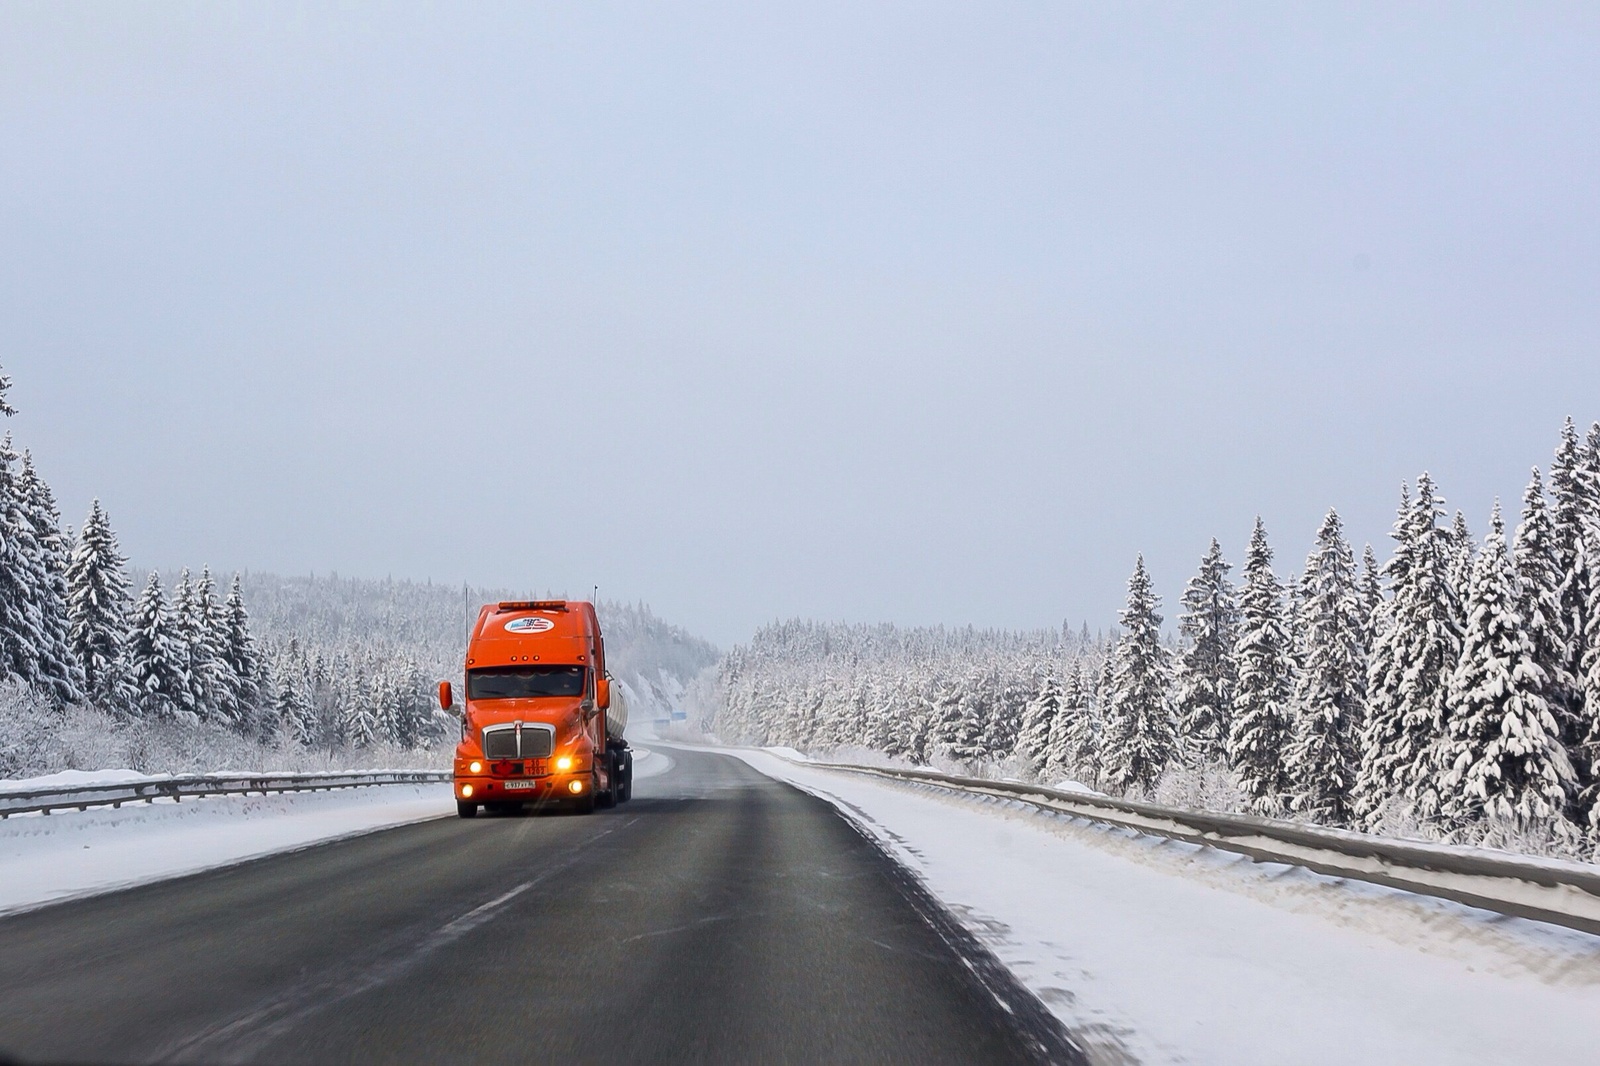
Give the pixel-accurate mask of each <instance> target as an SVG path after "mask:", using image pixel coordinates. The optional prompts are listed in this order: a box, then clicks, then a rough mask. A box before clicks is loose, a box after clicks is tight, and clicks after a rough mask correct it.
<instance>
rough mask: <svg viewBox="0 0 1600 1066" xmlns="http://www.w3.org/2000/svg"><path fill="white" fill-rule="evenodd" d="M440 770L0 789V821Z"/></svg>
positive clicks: (432, 774) (377, 781)
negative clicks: (158, 801) (33, 815)
mask: <svg viewBox="0 0 1600 1066" xmlns="http://www.w3.org/2000/svg"><path fill="white" fill-rule="evenodd" d="M448 780H450V774H449V772H448V771H442V770H384V771H365V772H359V773H312V774H187V775H183V776H179V777H162V778H151V779H146V780H143V781H129V782H127V783H125V784H114V785H59V786H54V787H51V788H34V789H23V790H0V819H4V818H9V817H11V816H12V815H13V814H49V813H50V812H51V811H61V810H80V811H82V810H87V809H89V808H90V807H121V806H122V805H123V804H124V803H154V802H155V801H156V800H158V799H170V800H173V801H174V802H177V801H180V800H183V799H185V798H199V797H202V796H229V795H249V794H250V793H252V792H259V793H260V794H261V795H263V796H265V795H267V794H268V793H270V792H320V791H324V790H332V789H336V788H366V787H368V786H372V785H414V784H424V783H431V782H434V781H448Z"/></svg>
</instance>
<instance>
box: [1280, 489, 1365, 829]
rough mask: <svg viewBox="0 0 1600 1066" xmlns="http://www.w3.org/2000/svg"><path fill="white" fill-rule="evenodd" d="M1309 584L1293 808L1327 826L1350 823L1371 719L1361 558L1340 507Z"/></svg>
mask: <svg viewBox="0 0 1600 1066" xmlns="http://www.w3.org/2000/svg"><path fill="white" fill-rule="evenodd" d="M1305 590H1306V594H1305V598H1304V600H1303V602H1302V603H1301V606H1300V611H1301V616H1300V632H1301V634H1302V638H1301V642H1302V659H1301V663H1300V670H1299V673H1298V676H1297V678H1296V683H1295V689H1294V703H1293V712H1292V714H1291V718H1292V720H1293V722H1294V735H1293V739H1292V740H1291V742H1290V744H1289V752H1288V761H1289V775H1290V777H1291V778H1292V780H1293V798H1292V801H1291V803H1290V806H1291V807H1292V808H1293V809H1294V810H1295V811H1296V812H1297V813H1299V814H1301V815H1304V816H1306V817H1308V818H1311V819H1312V820H1314V821H1318V822H1321V823H1323V824H1325V825H1346V824H1348V823H1349V821H1350V818H1351V815H1352V813H1353V811H1352V809H1351V803H1350V796H1351V793H1352V791H1353V790H1354V788H1355V778H1356V770H1357V768H1358V767H1359V765H1360V761H1361V756H1360V749H1359V741H1360V736H1361V729H1362V727H1363V726H1364V725H1365V724H1366V722H1365V718H1366V687H1367V684H1366V672H1367V662H1366V648H1365V643H1364V639H1363V634H1362V630H1363V625H1362V619H1361V615H1362V610H1361V602H1360V595H1361V594H1360V590H1359V589H1358V588H1357V587H1356V573H1355V557H1354V555H1353V554H1352V553H1351V551H1350V545H1349V544H1348V543H1346V542H1345V539H1344V525H1343V523H1342V522H1341V521H1340V519H1339V515H1338V513H1337V512H1336V511H1332V510H1330V511H1329V512H1328V514H1327V517H1326V518H1324V519H1323V521H1322V528H1321V529H1319V530H1318V531H1317V543H1316V547H1315V548H1314V549H1313V550H1312V552H1311V555H1310V556H1309V557H1308V558H1307V559H1306V572H1305Z"/></svg>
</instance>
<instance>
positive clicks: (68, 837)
mask: <svg viewBox="0 0 1600 1066" xmlns="http://www.w3.org/2000/svg"><path fill="white" fill-rule="evenodd" d="M51 776H52V777H54V776H58V775H51ZM138 776H143V775H138ZM69 783H71V784H79V783H82V782H79V781H71V782H69ZM447 814H448V815H450V816H451V817H454V815H455V803H454V799H453V795H452V792H451V786H450V784H449V782H441V783H438V784H428V785H382V786H378V787H373V788H358V789H349V790H344V791H338V792H299V793H288V794H284V795H274V796H217V797H211V798H208V799H190V800H185V801H184V802H182V803H174V802H171V801H167V800H157V801H156V802H155V803H153V804H136V805H133V806H128V807H124V808H122V809H121V810H112V809H109V808H92V809H90V810H87V811H75V812H71V813H64V814H52V815H39V814H32V815H13V816H12V817H10V818H8V819H6V820H4V821H0V913H3V912H5V911H8V910H17V909H21V908H26V907H32V906H37V905H39V904H43V903H48V902H51V901H54V900H59V899H65V898H68V897H72V896H79V895H87V894H90V893H94V892H103V891H108V890H111V889H116V888H124V887H127V886H130V885H135V884H140V883H143V882H146V881H156V880H160V879H162V878H167V877H176V876H178V875H180V874H188V873H195V872H197V871H200V870H205V869H210V868H212V867H215V866H226V865H229V864H232V863H236V862H240V861H242V860H245V859H250V858H255V857H257V856H261V855H268V854H271V853H272V852H276V851H286V850H290V849H293V848H299V847H305V846H306V845H308V844H314V843H317V842H319V841H324V840H331V839H333V838H335V837H342V836H351V835H354V834H357V833H368V832H372V831H374V830H377V829H386V828H389V827H390V826H396V825H404V824H407V823H410V822H418V821H424V820H426V819H429V818H439V817H444V816H445V815H447Z"/></svg>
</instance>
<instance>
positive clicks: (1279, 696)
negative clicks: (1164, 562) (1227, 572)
mask: <svg viewBox="0 0 1600 1066" xmlns="http://www.w3.org/2000/svg"><path fill="white" fill-rule="evenodd" d="M1283 597H1284V593H1283V585H1282V583H1281V582H1280V581H1279V580H1278V577H1277V575H1276V574H1274V573H1273V572H1272V548H1271V546H1270V545H1268V543H1267V530H1266V527H1265V526H1264V525H1263V524H1262V522H1261V519H1260V518H1257V519H1256V528H1255V532H1254V533H1253V534H1251V537H1250V550H1249V552H1248V554H1247V555H1246V556H1245V564H1244V584H1243V586H1242V587H1241V589H1240V591H1239V642H1238V645H1237V647H1236V648H1235V650H1234V656H1235V659H1236V660H1237V661H1238V664H1239V689H1238V693H1237V694H1236V696H1235V697H1234V717H1233V729H1232V731H1231V732H1230V733H1229V735H1228V764H1229V765H1230V766H1231V767H1232V768H1233V772H1234V775H1235V776H1236V777H1237V778H1238V781H1239V788H1240V790H1241V791H1242V792H1243V793H1244V795H1245V798H1246V799H1247V800H1248V801H1249V806H1250V809H1251V810H1252V811H1255V812H1256V813H1257V814H1268V815H1270V814H1276V813H1278V812H1279V811H1281V810H1282V808H1283V805H1284V803H1285V801H1286V800H1287V798H1288V795H1289V792H1290V789H1291V787H1292V785H1293V782H1292V780H1291V778H1290V776H1289V768H1288V762H1287V756H1288V751H1289V741H1290V738H1291V736H1292V735H1293V728H1294V721H1293V719H1292V718H1291V716H1290V715H1291V710H1290V702H1289V701H1290V698H1291V695H1292V693H1293V687H1294V659H1293V646H1294V645H1293V638H1292V636H1291V633H1290V629H1289V625H1288V620H1287V619H1286V618H1285V617H1284V605H1283Z"/></svg>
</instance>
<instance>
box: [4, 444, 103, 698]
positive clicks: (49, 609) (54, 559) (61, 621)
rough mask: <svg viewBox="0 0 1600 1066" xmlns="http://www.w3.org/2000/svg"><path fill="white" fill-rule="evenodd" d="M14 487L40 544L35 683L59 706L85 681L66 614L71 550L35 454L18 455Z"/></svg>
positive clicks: (81, 692) (74, 695)
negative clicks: (19, 464)
mask: <svg viewBox="0 0 1600 1066" xmlns="http://www.w3.org/2000/svg"><path fill="white" fill-rule="evenodd" d="M17 491H18V493H19V495H20V498H21V504H22V510H23V513H24V514H25V515H26V516H27V520H28V522H29V524H30V525H31V526H32V528H33V539H34V543H36V544H37V545H38V548H39V566H38V569H37V570H36V572H35V579H36V580H37V581H38V582H39V584H38V587H37V588H36V589H35V590H34V601H35V602H36V603H37V604H38V605H39V636H40V643H39V676H38V680H37V682H36V684H37V685H38V687H39V688H40V689H41V690H42V691H43V692H44V694H45V696H46V697H47V698H48V699H49V700H50V702H51V703H53V704H54V705H55V706H57V707H64V706H66V705H67V704H71V703H81V702H82V701H83V697H84V689H85V687H86V686H87V682H86V680H85V678H84V674H83V667H82V665H81V664H80V663H79V662H78V657H77V656H76V655H74V654H73V652H72V638H71V630H72V625H71V622H70V621H69V619H68V616H67V567H68V565H69V563H70V560H71V554H72V549H71V547H70V545H69V544H68V541H67V537H66V535H65V534H64V533H62V531H61V512H60V511H59V510H58V509H57V508H56V501H55V496H54V495H53V494H52V493H51V491H50V486H49V485H47V484H45V482H44V479H43V478H41V477H40V476H39V473H38V471H36V470H35V469H34V467H33V457H32V456H31V455H29V454H28V453H27V452H23V453H22V473H21V476H20V477H19V478H18V479H17Z"/></svg>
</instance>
